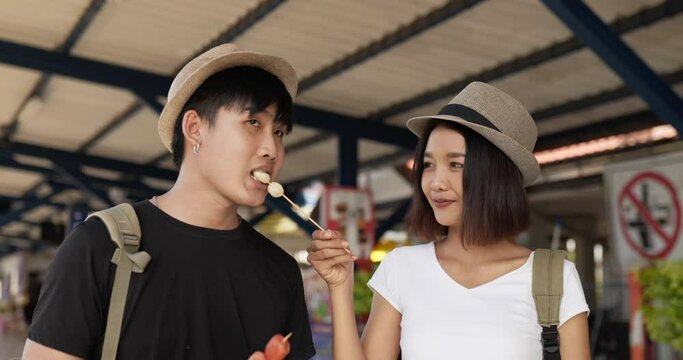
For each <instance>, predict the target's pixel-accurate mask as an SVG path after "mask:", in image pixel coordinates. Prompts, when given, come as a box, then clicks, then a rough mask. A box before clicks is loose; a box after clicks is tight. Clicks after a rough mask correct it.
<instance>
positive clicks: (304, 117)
mask: <svg viewBox="0 0 683 360" xmlns="http://www.w3.org/2000/svg"><path fill="white" fill-rule="evenodd" d="M0 62H4V63H7V64H12V65H16V66H21V67H26V68H31V69H35V70H40V71H51V72H53V73H55V74H60V75H64V76H69V77H74V78H77V79H82V80H86V81H91V82H95V83H99V84H103V85H109V86H115V87H121V88H127V89H131V90H132V91H134V92H136V93H138V94H145V96H152V95H162V94H164V93H165V92H166V91H167V90H168V87H169V86H170V84H171V79H170V78H168V77H165V76H163V75H158V74H153V73H149V72H145V71H140V70H134V69H130V68H125V67H122V66H118V65H111V64H106V63H102V62H98V61H94V60H88V59H84V58H79V57H75V56H70V55H64V54H58V53H55V52H51V51H47V50H43V49H38V48H33V47H30V46H26V45H20V44H16V43H11V42H8V41H4V40H0ZM294 112H295V117H294V119H295V122H296V123H298V124H301V125H304V126H308V127H312V128H316V129H321V130H326V131H330V132H337V133H346V134H351V135H355V136H357V137H359V138H366V139H370V140H374V141H378V142H383V143H388V144H392V145H396V146H401V147H406V148H412V147H413V146H414V144H415V139H414V136H413V135H412V134H411V133H410V131H408V130H407V129H405V128H401V127H397V126H390V125H383V124H378V123H375V124H373V123H372V122H369V121H366V120H365V119H361V118H354V117H350V116H345V115H341V114H335V113H331V112H328V111H324V110H318V109H313V108H309V107H305V106H299V105H296V106H295V107H294Z"/></svg>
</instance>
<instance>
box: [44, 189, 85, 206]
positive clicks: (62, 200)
mask: <svg viewBox="0 0 683 360" xmlns="http://www.w3.org/2000/svg"><path fill="white" fill-rule="evenodd" d="M86 200H87V198H86V196H84V195H83V193H82V192H80V191H79V190H76V189H68V190H64V191H61V192H60V193H59V194H56V195H54V196H52V202H54V203H57V204H67V205H68V204H77V203H82V202H85V201H86Z"/></svg>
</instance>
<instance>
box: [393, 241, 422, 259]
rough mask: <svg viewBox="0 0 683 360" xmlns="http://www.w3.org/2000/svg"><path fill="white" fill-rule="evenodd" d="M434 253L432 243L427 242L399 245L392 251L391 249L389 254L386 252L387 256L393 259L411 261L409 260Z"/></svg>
mask: <svg viewBox="0 0 683 360" xmlns="http://www.w3.org/2000/svg"><path fill="white" fill-rule="evenodd" d="M433 254H434V243H432V242H429V243H425V244H416V245H406V246H401V247H398V248H396V249H394V250H393V251H391V252H390V253H389V254H387V257H390V258H391V259H393V260H394V261H401V262H404V261H411V260H422V259H424V258H426V257H429V256H433Z"/></svg>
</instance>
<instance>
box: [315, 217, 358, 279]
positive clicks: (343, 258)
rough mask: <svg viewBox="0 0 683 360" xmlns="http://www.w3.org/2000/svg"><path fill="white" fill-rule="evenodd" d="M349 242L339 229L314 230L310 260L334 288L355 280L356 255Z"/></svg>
mask: <svg viewBox="0 0 683 360" xmlns="http://www.w3.org/2000/svg"><path fill="white" fill-rule="evenodd" d="M348 246H349V243H348V242H347V241H346V240H344V239H342V238H341V234H340V233H339V232H337V231H331V230H326V231H321V230H316V231H314V232H313V241H312V242H311V246H310V247H309V248H308V249H307V250H308V262H309V263H311V265H312V266H313V268H314V269H315V271H317V272H318V274H319V275H320V277H322V278H323V280H325V282H326V283H327V286H328V287H329V288H330V289H332V288H334V287H337V286H339V285H341V284H343V283H345V282H347V281H350V280H353V261H354V260H356V257H355V256H353V255H351V252H350V251H349V249H348Z"/></svg>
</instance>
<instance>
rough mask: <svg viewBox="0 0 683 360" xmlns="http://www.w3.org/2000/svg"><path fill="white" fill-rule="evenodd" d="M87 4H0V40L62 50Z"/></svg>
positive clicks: (17, 0)
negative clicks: (60, 48)
mask: <svg viewBox="0 0 683 360" xmlns="http://www.w3.org/2000/svg"><path fill="white" fill-rule="evenodd" d="M89 4H90V0H62V1H43V0H5V1H0V14H2V17H0V38H2V39H7V40H10V41H15V42H19V43H24V44H28V45H33V46H37V47H41V48H45V49H50V50H53V49H56V48H58V47H59V46H61V45H62V44H63V43H64V41H65V40H66V39H67V37H68V36H69V34H70V33H71V31H72V29H73V27H74V26H76V24H77V22H78V20H79V19H80V17H81V15H82V14H83V12H84V11H85V9H86V8H87V7H88V5H89Z"/></svg>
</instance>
